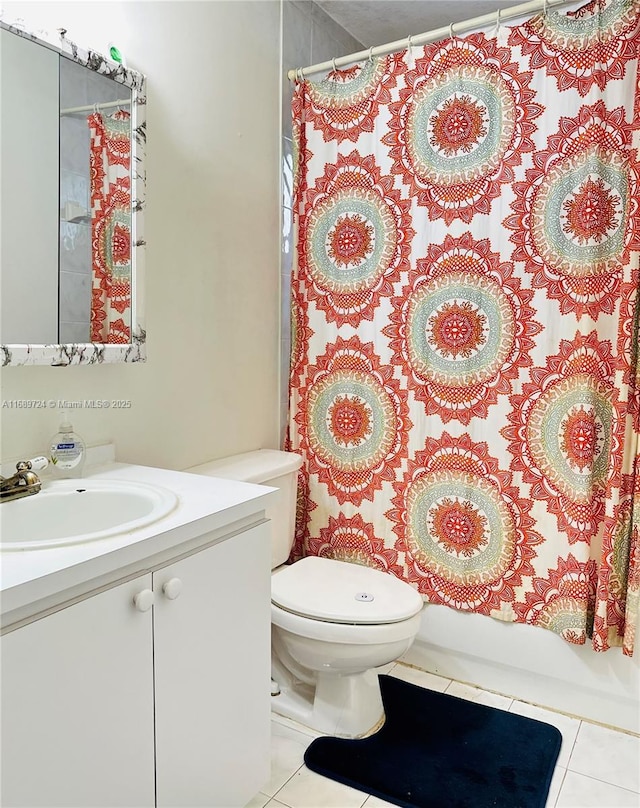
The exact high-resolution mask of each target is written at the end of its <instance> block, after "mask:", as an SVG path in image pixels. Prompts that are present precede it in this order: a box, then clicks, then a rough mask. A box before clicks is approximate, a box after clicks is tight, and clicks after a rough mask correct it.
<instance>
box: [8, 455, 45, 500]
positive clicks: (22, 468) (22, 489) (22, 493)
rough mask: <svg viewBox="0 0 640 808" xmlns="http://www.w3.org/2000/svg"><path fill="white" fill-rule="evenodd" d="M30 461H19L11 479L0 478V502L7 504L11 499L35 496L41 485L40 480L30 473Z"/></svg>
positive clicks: (32, 472) (33, 472)
mask: <svg viewBox="0 0 640 808" xmlns="http://www.w3.org/2000/svg"><path fill="white" fill-rule="evenodd" d="M31 469H32V465H31V461H30V460H20V461H19V462H18V463H16V473H15V474H13V475H12V476H11V477H1V476H0V502H9V501H10V500H12V499H20V497H28V496H30V495H31V494H37V493H38V491H39V490H40V488H41V487H42V483H41V482H40V478H39V477H38V475H37V474H36V473H35V471H32V470H31Z"/></svg>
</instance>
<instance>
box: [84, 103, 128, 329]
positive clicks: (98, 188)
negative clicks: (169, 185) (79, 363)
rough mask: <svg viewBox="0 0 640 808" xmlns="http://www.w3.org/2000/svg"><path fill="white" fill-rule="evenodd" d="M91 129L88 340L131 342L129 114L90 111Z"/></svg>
mask: <svg viewBox="0 0 640 808" xmlns="http://www.w3.org/2000/svg"><path fill="white" fill-rule="evenodd" d="M87 123H88V124H89V128H90V134H91V147H90V156H89V166H90V182H91V263H92V276H93V280H92V291H91V342H99V343H124V344H126V343H129V342H131V178H130V177H131V127H130V115H129V113H128V112H126V111H125V110H120V109H118V110H117V111H116V112H115V113H113V114H112V115H103V114H101V113H100V112H97V111H96V112H94V113H93V114H92V115H90V116H89V117H88V119H87Z"/></svg>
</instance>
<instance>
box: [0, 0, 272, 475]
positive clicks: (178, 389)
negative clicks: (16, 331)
mask: <svg viewBox="0 0 640 808" xmlns="http://www.w3.org/2000/svg"><path fill="white" fill-rule="evenodd" d="M4 7H5V9H6V12H7V15H13V14H15V11H16V8H18V9H20V11H21V12H22V16H23V17H24V18H25V20H27V22H28V24H29V25H35V27H41V28H45V29H48V30H51V29H55V28H59V27H65V28H66V29H67V32H68V33H67V36H68V38H70V39H72V40H73V39H75V40H77V41H78V42H79V43H80V44H82V45H84V46H88V47H93V48H96V49H98V50H101V51H102V52H104V51H105V50H106V46H107V43H108V42H109V41H110V40H113V41H114V42H116V43H117V44H118V46H119V47H120V49H121V50H122V51H123V52H124V54H125V56H126V58H127V61H128V64H129V65H130V66H131V67H134V68H136V69H138V70H141V71H142V72H144V73H145V74H146V75H147V77H148V119H147V126H148V140H147V146H148V150H147V153H148V161H147V178H148V182H147V211H146V216H145V231H146V232H145V235H146V240H147V243H148V247H147V256H146V278H147V281H146V301H147V304H146V312H147V314H146V318H147V323H146V324H147V328H148V346H147V348H148V361H147V363H146V364H134V365H113V366H104V365H103V366H86V367H83V366H80V367H69V368H50V367H26V368H6V369H4V370H3V372H2V375H1V379H0V381H1V385H2V395H1V398H2V400H3V401H4V402H11V401H12V400H15V399H21V400H24V399H44V400H48V399H56V400H57V399H66V400H72V401H74V400H84V399H96V398H99V399H123V400H130V401H131V407H130V409H126V410H115V409H111V410H109V411H107V412H105V411H96V410H91V409H79V410H74V412H73V422H74V426H75V427H76V429H77V431H78V432H79V433H80V434H81V435H83V437H84V438H85V440H86V441H87V443H89V444H90V445H91V444H97V443H100V442H104V441H107V440H111V439H112V440H114V441H115V442H116V446H117V453H118V456H119V459H121V460H124V461H128V462H138V463H143V464H148V465H158V466H162V467H173V468H186V467H188V466H191V465H193V464H197V463H201V462H204V461H206V460H208V459H211V458H217V457H222V456H225V455H227V454H232V453H234V452H239V451H245V450H249V449H253V448H258V447H276V446H277V444H278V404H279V389H278V379H279V341H280V340H279V316H280V304H279V253H280V240H279V210H278V205H279V176H278V175H279V152H280V150H279V130H280V126H279V123H280V86H281V82H280V77H281V74H280V65H279V60H280V4H279V2H278V0H262V1H259V2H244V0H235V1H232V2H185V1H184V0H180V1H179V2H120V1H119V0H113V2H85V3H75V2H59V3H46V2H45V3H35V2H22V3H5V4H4ZM19 13H20V12H19ZM0 419H1V428H2V446H1V450H0V451H1V453H2V457H4V458H7V457H13V456H16V455H31V456H33V455H35V454H39V453H42V452H43V451H44V450H45V448H46V447H47V446H48V441H49V438H50V436H51V435H52V434H53V433H54V432H56V431H57V422H58V417H57V414H56V412H55V411H54V410H52V409H44V410H27V409H15V408H12V407H8V406H4V407H3V408H2V409H0Z"/></svg>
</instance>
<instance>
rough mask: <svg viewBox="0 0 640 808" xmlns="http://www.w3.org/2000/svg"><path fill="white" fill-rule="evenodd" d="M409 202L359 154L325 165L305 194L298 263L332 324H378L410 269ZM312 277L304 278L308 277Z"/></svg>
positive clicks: (371, 161)
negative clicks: (382, 305)
mask: <svg viewBox="0 0 640 808" xmlns="http://www.w3.org/2000/svg"><path fill="white" fill-rule="evenodd" d="M410 208H411V202H410V201H409V200H408V199H406V200H403V199H401V196H400V191H398V190H395V189H394V188H393V178H392V177H385V176H382V175H381V172H380V169H379V167H378V166H376V163H375V160H374V158H373V157H372V156H367V157H360V155H359V154H358V152H357V151H353V152H351V154H349V155H347V156H346V157H339V158H338V161H337V163H335V164H327V165H326V166H325V172H324V175H323V176H322V177H321V178H320V179H319V180H318V181H317V182H316V185H315V188H313V189H308V190H307V192H306V202H305V210H306V213H305V215H304V216H303V217H301V219H300V231H299V236H298V238H299V241H298V243H299V246H300V249H299V250H298V260H299V262H300V267H299V268H300V275H301V277H302V278H303V283H305V288H306V294H307V296H308V299H309V300H312V301H313V302H314V303H315V304H316V305H317V306H318V308H320V309H322V310H323V311H324V312H325V313H326V316H327V320H328V321H329V322H336V323H337V325H342V324H344V323H348V324H349V325H352V326H353V327H354V328H355V327H357V326H358V324H359V323H360V321H361V320H363V319H366V320H373V312H374V311H375V308H376V306H377V305H378V303H379V301H380V298H381V296H384V297H389V296H390V295H391V294H392V293H393V285H392V284H393V283H394V282H395V281H397V280H398V279H399V277H400V274H399V273H400V272H401V271H403V270H407V269H408V267H409V252H410V250H411V239H412V238H413V236H414V235H415V231H414V230H413V228H412V227H411V215H410ZM305 276H306V277H305Z"/></svg>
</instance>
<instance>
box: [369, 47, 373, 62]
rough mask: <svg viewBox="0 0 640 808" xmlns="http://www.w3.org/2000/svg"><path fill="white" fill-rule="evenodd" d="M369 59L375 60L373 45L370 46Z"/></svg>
mask: <svg viewBox="0 0 640 808" xmlns="http://www.w3.org/2000/svg"><path fill="white" fill-rule="evenodd" d="M369 61H370V62H373V45H372V46H371V47H370V48H369Z"/></svg>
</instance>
